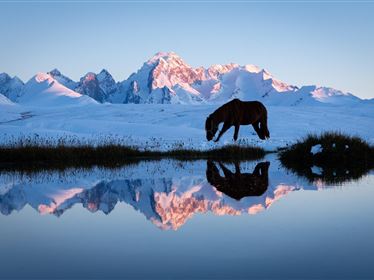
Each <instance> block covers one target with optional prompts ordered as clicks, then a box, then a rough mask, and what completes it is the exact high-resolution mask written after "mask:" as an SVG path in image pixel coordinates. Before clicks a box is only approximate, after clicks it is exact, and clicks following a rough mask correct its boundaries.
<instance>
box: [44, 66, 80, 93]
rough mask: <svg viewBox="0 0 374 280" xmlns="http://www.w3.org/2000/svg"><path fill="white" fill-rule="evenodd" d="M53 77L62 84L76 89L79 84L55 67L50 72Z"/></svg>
mask: <svg viewBox="0 0 374 280" xmlns="http://www.w3.org/2000/svg"><path fill="white" fill-rule="evenodd" d="M48 74H49V75H51V77H53V78H54V79H55V80H57V81H58V82H59V83H60V84H62V85H64V86H65V87H67V88H69V89H71V90H74V89H75V88H76V86H77V83H76V82H74V81H73V80H72V79H70V78H68V77H67V76H64V75H63V74H62V73H61V72H60V71H59V70H58V69H56V68H55V69H53V70H52V71H50V72H48Z"/></svg>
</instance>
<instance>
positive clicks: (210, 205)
mask: <svg viewBox="0 0 374 280" xmlns="http://www.w3.org/2000/svg"><path fill="white" fill-rule="evenodd" d="M317 177H318V176H317ZM317 177H316V178H317ZM373 198H374V172H370V173H368V174H363V175H362V177H361V178H360V179H358V180H347V181H345V182H343V183H339V184H337V185H333V184H331V183H329V184H328V183H326V182H324V180H323V176H320V177H318V178H317V179H315V180H310V178H309V179H307V178H303V177H298V176H296V175H295V174H293V173H292V172H290V171H288V170H286V169H285V168H283V167H282V166H281V164H280V162H279V161H278V160H277V158H276V155H268V156H267V157H266V158H265V159H262V160H259V161H249V162H240V163H238V162H236V163H235V162H232V163H223V162H217V161H207V160H198V161H176V160H167V159H165V160H159V161H151V160H150V161H141V162H138V163H133V164H131V165H128V166H122V167H118V168H115V169H103V168H97V167H93V168H90V169H67V170H64V171H43V170H41V171H38V172H33V173H21V172H16V171H7V172H2V173H0V212H1V213H0V224H1V234H0V263H1V270H0V278H45V279H56V278H106V279H108V278H131V279H144V278H146V279H156V278H158V279H166V278H170V279H191V278H199V279H201V278H204V279H206V278H208V279H233V278H339V279H341V278H373V277H374V265H373V264H374V255H373V252H374V241H373V240H374V239H373V236H374V219H373V217H372V216H373V213H374V203H373Z"/></svg>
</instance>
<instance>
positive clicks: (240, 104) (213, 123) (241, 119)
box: [205, 99, 270, 142]
mask: <svg viewBox="0 0 374 280" xmlns="http://www.w3.org/2000/svg"><path fill="white" fill-rule="evenodd" d="M221 122H223V127H222V129H221V131H220V133H219V134H218V137H217V139H216V140H215V142H217V141H219V139H220V138H221V136H222V135H223V134H224V133H225V132H226V131H227V130H228V129H229V128H230V127H232V126H235V132H234V140H235V141H236V140H237V139H238V134H239V127H240V126H241V125H249V124H251V125H252V126H253V128H254V130H255V131H256V133H257V135H258V137H260V139H262V140H265V139H266V138H270V133H269V130H268V125H267V110H266V108H265V106H264V105H263V104H262V103H261V102H258V101H247V102H244V101H240V100H239V99H234V100H231V101H230V102H228V103H226V104H224V105H222V106H221V107H219V108H218V109H217V110H215V111H214V112H213V113H212V114H210V115H209V117H208V118H207V119H206V122H205V131H206V139H207V140H208V141H210V140H212V139H213V137H214V135H215V134H216V133H217V130H218V125H219V124H220V123H221Z"/></svg>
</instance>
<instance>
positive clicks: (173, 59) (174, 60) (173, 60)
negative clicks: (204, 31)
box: [146, 52, 185, 66]
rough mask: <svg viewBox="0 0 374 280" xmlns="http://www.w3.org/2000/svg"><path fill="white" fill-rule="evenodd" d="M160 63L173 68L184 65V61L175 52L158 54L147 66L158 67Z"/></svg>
mask: <svg viewBox="0 0 374 280" xmlns="http://www.w3.org/2000/svg"><path fill="white" fill-rule="evenodd" d="M160 62H163V63H165V62H166V63H168V64H170V65H173V66H178V65H179V66H180V65H184V64H185V63H184V61H183V60H182V58H181V57H180V56H179V55H177V54H176V53H175V52H158V53H156V54H155V55H154V56H153V57H151V58H150V59H149V60H148V61H147V62H146V64H148V65H156V64H159V63H160Z"/></svg>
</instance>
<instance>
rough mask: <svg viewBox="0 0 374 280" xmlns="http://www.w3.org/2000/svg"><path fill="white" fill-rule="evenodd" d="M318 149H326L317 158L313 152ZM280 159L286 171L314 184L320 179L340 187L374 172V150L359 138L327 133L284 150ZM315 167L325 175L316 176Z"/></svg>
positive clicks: (311, 136)
mask: <svg viewBox="0 0 374 280" xmlns="http://www.w3.org/2000/svg"><path fill="white" fill-rule="evenodd" d="M316 145H320V146H321V147H322V149H321V151H320V152H318V153H314V154H313V153H312V152H311V150H312V147H314V146H316ZM279 159H280V161H281V162H282V164H283V165H284V166H285V167H286V168H288V169H291V170H293V171H294V172H296V173H297V174H299V175H303V176H304V177H307V178H308V179H309V180H311V181H313V180H315V179H318V178H319V179H324V181H325V182H327V183H340V182H344V181H346V180H348V179H358V178H360V177H361V176H362V175H363V174H365V173H367V172H368V171H369V170H371V169H372V168H374V147H373V146H371V145H369V144H368V143H367V142H366V141H364V140H363V139H361V138H359V137H355V136H348V135H344V134H342V133H340V132H326V133H323V134H320V135H315V134H311V135H308V136H306V137H305V138H303V139H301V140H299V141H298V142H297V143H295V144H294V145H292V146H290V147H288V148H285V149H282V150H280V151H279ZM313 166H317V167H320V168H321V169H322V173H321V174H315V173H313V172H312V170H311V168H312V167H313Z"/></svg>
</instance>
